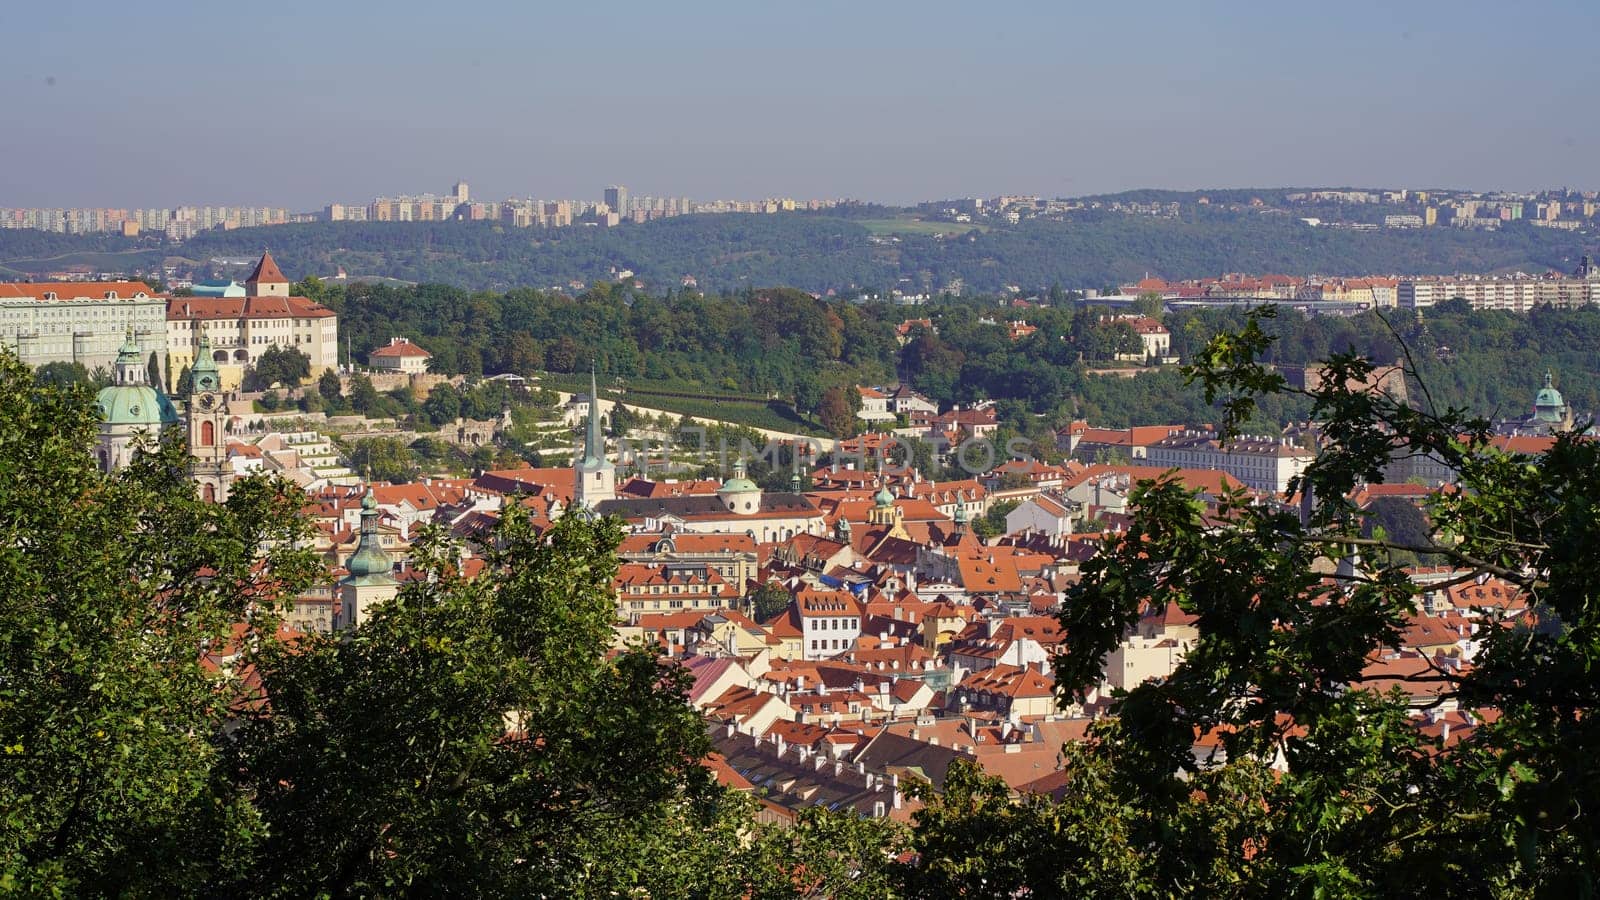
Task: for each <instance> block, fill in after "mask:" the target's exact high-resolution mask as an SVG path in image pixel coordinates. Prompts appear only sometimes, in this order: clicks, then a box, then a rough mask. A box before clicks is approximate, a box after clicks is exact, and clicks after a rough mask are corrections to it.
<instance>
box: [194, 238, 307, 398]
mask: <svg viewBox="0 0 1600 900" xmlns="http://www.w3.org/2000/svg"><path fill="white" fill-rule="evenodd" d="M245 293H246V295H247V296H244V297H172V298H169V299H168V300H167V311H166V349H167V359H168V370H169V373H171V374H169V376H168V377H169V380H172V381H175V380H176V378H177V375H176V373H178V372H181V371H182V370H183V369H184V367H185V366H191V365H193V363H194V356H195V353H196V352H197V350H198V348H199V346H200V339H201V338H202V337H206V338H209V339H210V342H211V357H212V359H213V360H214V361H215V362H216V364H217V369H218V372H219V373H220V375H221V377H222V389H223V390H233V389H235V388H237V387H238V386H239V382H240V381H241V380H242V379H243V378H244V371H245V369H246V368H248V367H249V366H252V365H254V364H255V363H256V362H257V361H258V360H260V359H261V354H263V353H265V352H267V348H268V347H273V346H276V347H280V348H293V349H296V350H299V351H300V352H301V353H304V354H305V355H306V356H307V357H308V358H310V360H311V377H312V378H316V377H318V376H320V375H321V374H322V373H323V372H327V371H330V370H333V369H335V368H337V366H338V364H339V318H338V316H337V315H335V314H334V312H333V310H331V309H328V308H327V307H326V306H323V305H322V304H320V303H316V302H314V301H311V300H308V299H306V298H305V297H295V296H291V295H290V293H289V280H288V279H287V278H285V277H283V273H282V272H281V271H279V269H278V265H277V263H276V262H274V261H273V259H272V254H270V253H263V254H262V255H261V261H260V262H259V263H257V264H256V269H255V271H254V272H252V273H251V274H250V277H249V278H248V279H246V281H245Z"/></svg>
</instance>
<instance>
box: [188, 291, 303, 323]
mask: <svg viewBox="0 0 1600 900" xmlns="http://www.w3.org/2000/svg"><path fill="white" fill-rule="evenodd" d="M333 315H334V312H333V310H331V309H329V308H327V307H326V306H323V305H322V304H320V303H317V302H315V301H313V300H308V299H306V298H305V297H169V298H167V321H169V322H173V321H181V320H186V319H326V318H331V317H332V316H333Z"/></svg>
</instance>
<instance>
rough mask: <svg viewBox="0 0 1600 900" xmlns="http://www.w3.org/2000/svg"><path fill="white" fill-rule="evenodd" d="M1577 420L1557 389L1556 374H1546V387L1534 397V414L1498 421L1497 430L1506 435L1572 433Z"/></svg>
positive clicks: (1541, 388) (1540, 389)
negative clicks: (1573, 424) (1574, 422)
mask: <svg viewBox="0 0 1600 900" xmlns="http://www.w3.org/2000/svg"><path fill="white" fill-rule="evenodd" d="M1575 418H1576V417H1575V416H1574V415H1573V412H1572V407H1571V406H1568V405H1567V399H1566V398H1565V397H1563V396H1561V392H1560V391H1559V390H1557V389H1556V384H1555V373H1553V372H1545V373H1544V385H1543V386H1542V387H1540V388H1539V390H1538V392H1537V393H1535V394H1534V395H1533V414H1532V415H1529V416H1525V417H1523V418H1520V419H1502V420H1500V421H1497V422H1496V423H1495V430H1496V431H1497V432H1499V433H1500V434H1506V435H1535V436H1544V435H1551V434H1555V433H1557V432H1560V431H1570V430H1571V429H1572V423H1573V421H1574V420H1575Z"/></svg>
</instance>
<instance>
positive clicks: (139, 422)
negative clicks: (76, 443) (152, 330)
mask: <svg viewBox="0 0 1600 900" xmlns="http://www.w3.org/2000/svg"><path fill="white" fill-rule="evenodd" d="M148 382H149V376H148V369H147V368H146V367H145V360H144V351H143V350H142V349H141V348H140V347H139V342H138V339H136V338H135V337H134V334H133V328H132V326H130V327H129V328H128V331H127V335H126V336H125V337H124V338H123V342H122V349H121V350H119V351H118V352H117V361H116V365H115V366H114V367H113V368H112V373H111V384H110V385H109V386H108V387H104V388H101V389H100V393H99V394H97V395H95V405H97V406H98V407H99V408H100V440H99V450H98V453H99V460H100V470H101V471H102V472H106V473H110V472H114V471H116V470H117V469H120V468H122V467H123V466H126V465H127V464H128V463H130V462H133V458H134V454H135V453H136V452H137V451H138V450H139V448H140V447H143V446H150V445H154V444H156V443H158V442H159V441H160V440H161V431H162V429H164V428H166V427H167V426H169V425H176V424H178V410H177V409H176V408H175V407H174V406H173V405H172V401H171V400H169V399H168V398H167V395H166V394H165V393H163V392H162V390H161V387H160V386H159V385H152V384H149V383H148Z"/></svg>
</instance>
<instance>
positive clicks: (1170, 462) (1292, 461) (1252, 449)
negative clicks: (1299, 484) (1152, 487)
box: [1146, 431, 1316, 494]
mask: <svg viewBox="0 0 1600 900" xmlns="http://www.w3.org/2000/svg"><path fill="white" fill-rule="evenodd" d="M1146 458H1147V460H1148V464H1149V465H1152V466H1158V467H1160V468H1163V469H1167V468H1179V469H1215V470H1217V471H1219V472H1226V473H1228V474H1229V475H1232V476H1233V477H1234V478H1237V479H1239V480H1240V481H1241V482H1243V483H1244V485H1245V486H1246V487H1248V488H1250V489H1251V490H1253V491H1261V492H1264V493H1273V494H1282V493H1284V492H1285V491H1287V490H1288V489H1289V482H1290V481H1291V480H1293V479H1294V478H1295V476H1297V475H1299V474H1301V473H1302V472H1304V471H1305V470H1306V467H1308V466H1310V465H1311V462H1312V460H1314V459H1316V454H1314V453H1312V452H1311V451H1310V450H1307V449H1305V448H1304V447H1297V446H1295V445H1294V444H1292V443H1290V442H1288V441H1284V440H1278V439H1276V438H1250V437H1247V438H1238V439H1236V440H1233V441H1229V442H1228V443H1227V445H1226V446H1224V445H1223V444H1221V443H1220V442H1219V441H1217V440H1215V439H1214V438H1212V436H1211V435H1210V434H1209V433H1206V432H1196V431H1187V432H1183V433H1180V434H1175V435H1173V436H1172V437H1169V438H1167V439H1166V440H1163V441H1157V442H1156V443H1154V444H1151V445H1150V447H1149V449H1148V451H1147V455H1146Z"/></svg>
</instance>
